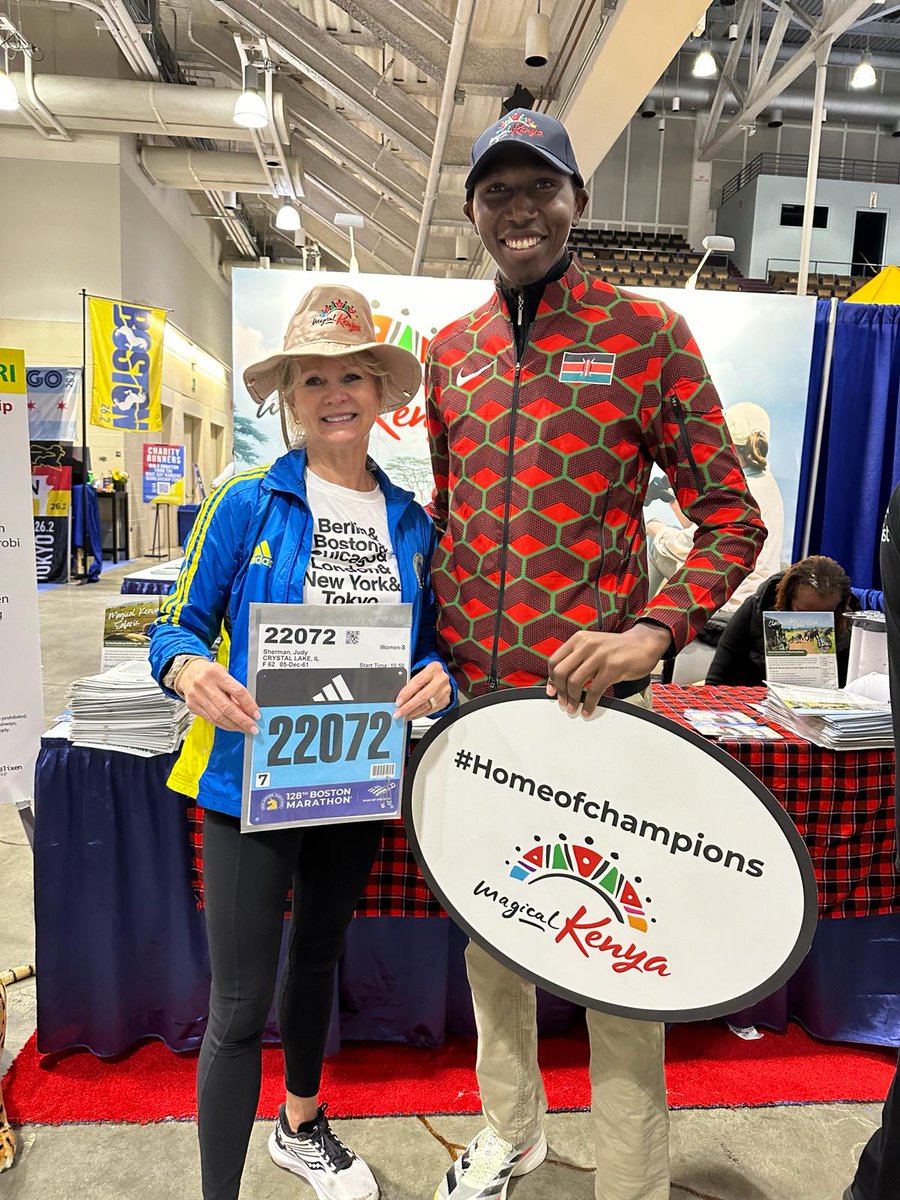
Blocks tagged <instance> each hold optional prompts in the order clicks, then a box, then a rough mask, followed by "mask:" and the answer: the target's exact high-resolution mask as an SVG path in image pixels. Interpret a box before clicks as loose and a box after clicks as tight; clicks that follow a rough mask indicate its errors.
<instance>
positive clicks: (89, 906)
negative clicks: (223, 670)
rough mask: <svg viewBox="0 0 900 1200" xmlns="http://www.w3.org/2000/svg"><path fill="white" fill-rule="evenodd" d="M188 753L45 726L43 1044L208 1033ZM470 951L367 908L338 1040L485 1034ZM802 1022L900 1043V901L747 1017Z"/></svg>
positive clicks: (837, 931)
mask: <svg viewBox="0 0 900 1200" xmlns="http://www.w3.org/2000/svg"><path fill="white" fill-rule="evenodd" d="M172 761H173V756H171V755H160V756H157V757H155V758H149V759H146V758H137V757H135V756H133V755H129V754H120V753H113V752H106V751H101V750H89V749H86V748H84V747H78V746H71V745H69V743H68V742H66V741H64V740H61V739H46V738H45V739H44V742H43V744H42V748H41V753H40V756H39V759H38V765H37V780H36V791H35V794H36V806H35V807H36V815H37V819H36V831H35V846H34V850H35V885H34V895H35V924H36V936H37V998H38V1046H39V1048H40V1050H41V1051H42V1052H45V1053H47V1052H50V1051H57V1050H64V1049H66V1048H69V1047H73V1046H87V1047H89V1048H90V1049H91V1050H93V1051H94V1052H95V1053H96V1054H101V1055H112V1054H118V1053H120V1052H121V1051H123V1050H125V1049H127V1048H128V1047H129V1046H130V1045H132V1044H133V1043H134V1042H136V1041H138V1040H139V1039H140V1038H144V1037H148V1036H154V1037H159V1038H161V1039H162V1040H163V1041H165V1042H166V1043H167V1045H169V1046H171V1047H172V1049H175V1050H186V1049H191V1048H194V1047H196V1046H197V1045H198V1044H199V1042H200V1038H201V1037H202V1034H203V1029H204V1027H205V1023H206V1014H207V998H208V993H209V962H208V955H207V947H206V934H205V928H204V921H203V914H202V913H201V912H198V910H197V907H196V903H195V901H194V895H193V892H192V889H191V863H190V846H189V839H188V832H187V817H186V801H185V800H184V798H183V797H181V796H178V795H176V794H175V793H173V792H170V791H168V789H167V788H166V786H165V780H166V778H167V775H168V772H169V770H170V767H171V764H172ZM464 948H465V936H464V935H463V934H462V933H461V932H460V931H459V930H458V929H457V928H456V926H455V925H453V924H452V922H450V921H449V920H447V919H446V918H430V919H429V918H416V917H408V918H395V917H365V918H358V919H356V920H355V921H353V923H352V924H351V926H350V929H349V930H348V935H347V943H346V949H345V952H344V956H343V959H342V962H341V966H340V971H339V979H338V988H337V997H336V1004H335V1014H334V1018H333V1021H332V1029H331V1034H330V1037H329V1045H328V1050H329V1053H331V1052H334V1051H335V1050H337V1049H338V1047H339V1045H340V1040H341V1039H342V1038H353V1039H357V1038H363V1039H378V1040H383V1041H399V1042H405V1043H408V1044H412V1045H436V1044H440V1043H441V1042H442V1041H443V1039H444V1037H445V1035H446V1034H447V1033H454V1032H462V1033H467V1034H473V1033H474V1025H473V1020H472V1009H471V1002H470V999H469V991H468V985H467V983H466V978H465V967H464V962H463V951H464ZM539 1015H540V1024H541V1028H542V1029H543V1030H545V1031H546V1030H550V1029H559V1028H563V1027H565V1025H567V1024H568V1023H570V1022H571V1021H573V1020H576V1019H578V1010H577V1009H575V1008H574V1006H572V1005H571V1004H569V1003H567V1002H566V1001H563V1000H560V999H558V998H557V997H555V996H550V995H547V994H545V993H539ZM788 1019H795V1020H798V1021H800V1022H801V1023H802V1024H803V1025H804V1026H805V1027H806V1028H807V1029H808V1030H809V1031H810V1032H811V1033H813V1034H814V1035H815V1036H817V1037H821V1038H825V1039H829V1040H836V1041H849V1042H864V1043H872V1044H881V1045H897V1044H898V1043H900V914H890V915H886V916H874V917H856V918H846V919H843V920H841V919H832V920H823V921H820V923H819V927H818V930H817V932H816V936H815V940H814V942H813V947H812V950H811V952H810V954H809V956H808V957H807V959H806V961H805V962H804V963H803V965H802V966H801V968H800V969H799V971H798V972H797V973H796V975H794V976H793V978H792V979H791V980H790V981H789V983H788V984H787V985H786V986H785V987H784V988H782V989H781V990H780V991H779V992H777V993H776V994H775V995H774V996H772V997H770V998H769V999H768V1000H765V1001H763V1002H761V1003H760V1004H758V1005H756V1006H755V1007H754V1008H753V1009H750V1010H748V1011H747V1012H745V1013H742V1014H738V1015H737V1016H736V1018H735V1020H736V1022H737V1023H738V1024H750V1023H752V1022H755V1023H758V1024H767V1025H770V1026H772V1027H773V1028H783V1027H784V1025H785V1024H786V1022H787V1020H788ZM268 1036H269V1037H270V1038H271V1039H274V1038H276V1037H277V1034H276V1031H275V1026H274V1021H270V1025H269V1030H268Z"/></svg>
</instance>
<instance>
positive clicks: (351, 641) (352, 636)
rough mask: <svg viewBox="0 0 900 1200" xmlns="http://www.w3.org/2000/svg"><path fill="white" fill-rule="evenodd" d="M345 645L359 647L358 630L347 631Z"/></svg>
mask: <svg viewBox="0 0 900 1200" xmlns="http://www.w3.org/2000/svg"><path fill="white" fill-rule="evenodd" d="M344 644H345V645H347V646H358V645H359V630H358V629H348V630H347V631H346V633H345V634H344Z"/></svg>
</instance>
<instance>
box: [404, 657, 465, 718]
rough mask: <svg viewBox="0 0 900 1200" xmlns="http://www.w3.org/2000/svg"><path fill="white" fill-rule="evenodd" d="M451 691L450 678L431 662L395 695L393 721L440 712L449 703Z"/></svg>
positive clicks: (442, 669)
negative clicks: (395, 706)
mask: <svg viewBox="0 0 900 1200" xmlns="http://www.w3.org/2000/svg"><path fill="white" fill-rule="evenodd" d="M452 695H453V689H452V688H451V687H450V678H449V676H448V675H447V672H446V671H445V670H444V668H443V667H442V666H441V664H440V663H437V662H431V663H429V664H428V666H427V667H423V668H422V670H421V671H419V672H418V673H417V674H415V675H413V677H412V679H410V681H409V683H407V684H406V685H405V687H402V688H401V689H400V691H399V692H398V693H397V699H396V701H395V703H396V705H397V708H396V710H395V712H394V719H395V720H397V719H398V718H399V717H406V718H407V719H409V720H412V718H413V717H427V716H430V714H431V713H435V712H440V710H441V709H442V708H446V707H447V705H448V704H449V703H450V697H451V696H452Z"/></svg>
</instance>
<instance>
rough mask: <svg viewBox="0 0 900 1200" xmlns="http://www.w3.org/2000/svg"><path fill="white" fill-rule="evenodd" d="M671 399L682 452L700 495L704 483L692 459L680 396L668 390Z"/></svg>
mask: <svg viewBox="0 0 900 1200" xmlns="http://www.w3.org/2000/svg"><path fill="white" fill-rule="evenodd" d="M666 399H667V400H669V401H671V404H672V408H673V409H674V411H675V420H676V421H677V422H678V428H679V429H680V430H681V441H682V444H683V445H684V452H685V454H686V455H687V460H688V462H689V463H690V467H691V471H692V472H693V474H694V483H695V484H696V487H697V494H698V495H702V494H703V491H704V489H705V487H706V485H705V484H704V482H703V476H702V475H701V474H700V468H699V467H698V466H697V463H696V461H695V459H694V451H693V450H692V449H691V442H690V438H689V437H688V431H687V424H686V423H685V419H684V405H683V404H682V403H681V397H680V396H678V395H677V394H676V393H675V392H670V393H669V395H668V396H667V397H666Z"/></svg>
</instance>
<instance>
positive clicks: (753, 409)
mask: <svg viewBox="0 0 900 1200" xmlns="http://www.w3.org/2000/svg"><path fill="white" fill-rule="evenodd" d="M725 421H726V423H727V425H728V431H729V433H730V434H731V440H732V442H734V444H735V446H746V444H747V442H749V441H750V435H751V434H753V433H761V434H762V435H763V437H764V438H765V439H766V441H769V439H770V437H771V434H772V420H771V418H770V417H769V414H768V413H767V412H766V410H765V409H764V408H763V407H762V405H760V404H753V403H751V402H750V401H749V400H742V401H741V402H740V404H732V406H731V408H726V409H725Z"/></svg>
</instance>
